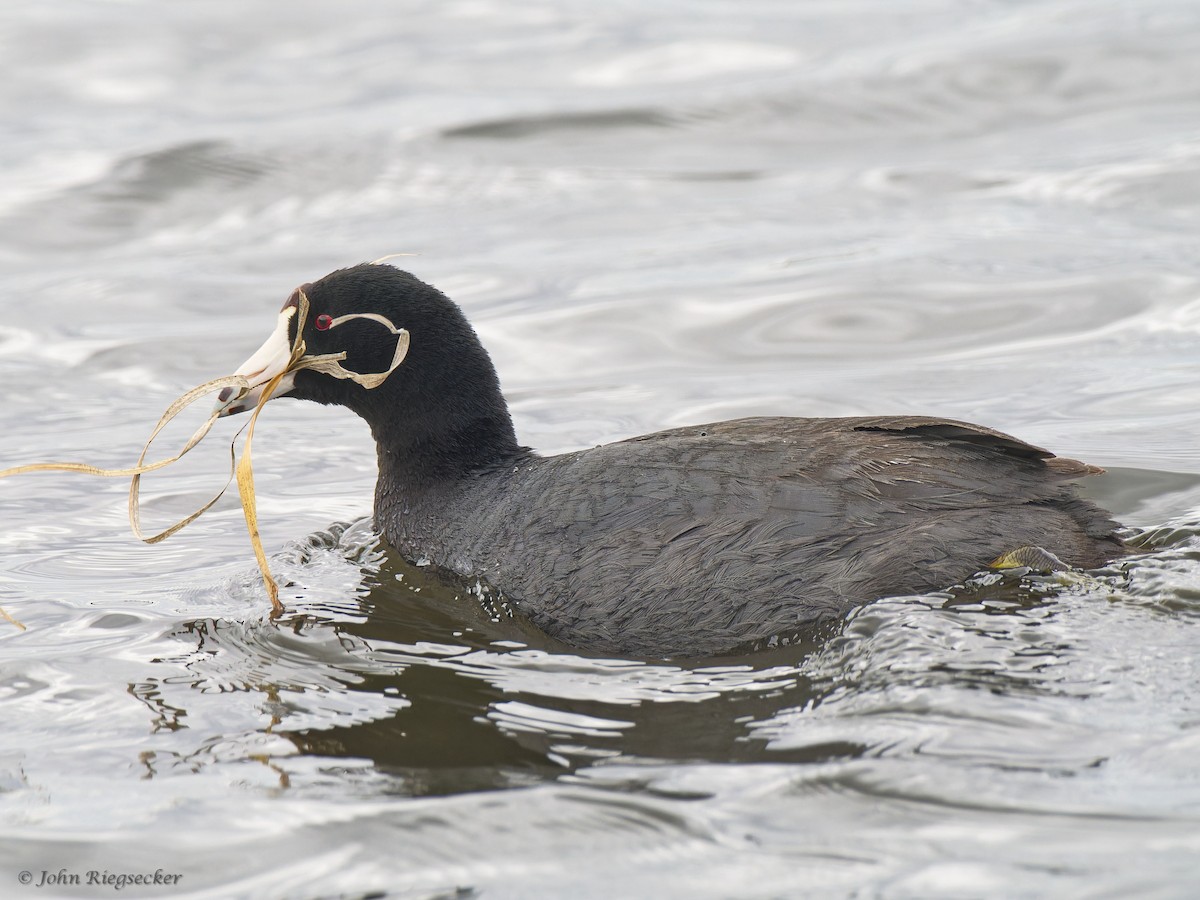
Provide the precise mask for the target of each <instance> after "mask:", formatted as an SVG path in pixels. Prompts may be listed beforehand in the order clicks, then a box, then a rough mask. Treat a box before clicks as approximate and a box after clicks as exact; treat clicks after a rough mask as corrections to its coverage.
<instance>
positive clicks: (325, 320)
mask: <svg viewBox="0 0 1200 900" xmlns="http://www.w3.org/2000/svg"><path fill="white" fill-rule="evenodd" d="M332 324H333V317H332V316H326V315H320V316H317V321H316V326H317V331H328V330H329V326H331V325H332Z"/></svg>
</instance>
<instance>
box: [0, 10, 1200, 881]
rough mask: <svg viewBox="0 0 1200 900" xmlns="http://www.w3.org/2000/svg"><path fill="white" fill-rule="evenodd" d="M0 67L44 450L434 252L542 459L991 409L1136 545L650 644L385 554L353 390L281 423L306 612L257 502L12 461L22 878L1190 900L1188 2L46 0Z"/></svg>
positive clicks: (28, 406)
mask: <svg viewBox="0 0 1200 900" xmlns="http://www.w3.org/2000/svg"><path fill="white" fill-rule="evenodd" d="M0 48H2V51H0V97H2V98H3V101H4V102H3V104H0V108H2V109H3V112H2V113H0V116H2V119H0V122H2V128H3V140H2V141H0V165H2V171H3V175H2V176H0V292H2V293H3V297H4V299H3V305H2V307H0V308H2V309H3V311H4V312H3V317H2V318H0V378H2V383H3V385H4V388H5V389H4V398H5V402H4V404H3V408H2V410H0V425H2V427H0V467H3V466H6V465H11V464H15V463H18V462H26V461H32V460H42V459H48V458H67V459H71V458H76V459H85V460H88V461H91V462H95V463H98V464H106V465H125V464H128V463H129V462H130V461H131V460H132V459H133V458H135V457H136V453H137V451H138V450H139V449H140V446H141V442H142V440H144V437H145V434H146V432H147V431H148V428H149V427H150V425H151V424H152V423H153V422H154V420H155V419H156V418H157V416H158V415H159V413H160V412H161V410H162V409H163V408H164V407H166V405H167V404H168V403H169V402H170V401H171V400H172V399H173V398H174V397H175V396H177V395H178V394H179V393H181V392H182V391H183V390H184V389H186V388H187V387H190V386H191V385H194V384H197V383H199V382H201V381H204V380H206V379H208V378H211V377H214V376H216V375H219V374H224V373H226V372H228V371H229V370H231V369H232V368H233V367H235V366H236V365H237V364H238V363H240V362H241V360H242V359H243V358H244V357H245V356H246V355H247V354H248V353H249V352H250V351H251V350H252V349H253V348H254V347H255V346H257V345H258V343H259V342H260V341H261V339H262V338H263V336H264V335H265V332H266V330H267V329H268V328H269V327H270V325H271V315H272V312H273V311H274V310H275V309H277V308H278V305H279V303H280V302H281V301H282V299H283V298H284V297H286V296H287V294H288V293H289V292H290V290H291V289H292V287H294V286H295V285H296V284H298V283H301V282H303V281H307V280H312V279H314V278H316V277H319V276H320V275H322V274H324V273H325V272H327V271H329V270H330V269H332V268H336V267H338V266H342V265H347V264H352V263H356V262H359V261H362V260H368V259H374V258H376V257H379V256H382V255H384V254H387V253H394V252H409V253H415V254H419V255H418V256H416V257H414V258H412V259H408V260H403V261H402V262H403V263H404V265H405V266H406V267H408V268H410V269H411V270H412V271H414V272H415V273H417V274H418V275H419V276H420V277H422V278H424V279H426V280H428V281H431V282H432V283H434V284H436V285H438V286H439V287H441V288H442V289H443V290H445V291H446V292H447V293H449V294H450V295H451V296H453V297H454V298H456V299H457V300H458V301H459V302H460V303H461V304H462V305H463V307H464V308H465V309H466V311H467V313H468V315H469V316H470V317H471V319H472V321H473V322H474V323H475V324H476V326H477V328H478V330H479V332H480V334H481V336H482V338H483V339H484V342H485V343H486V345H487V346H488V347H489V349H490V350H491V352H492V354H493V357H494V359H495V361H496V363H497V367H498V369H499V371H500V375H501V380H502V383H503V385H504V388H505V392H506V395H507V396H508V398H509V400H510V402H511V404H512V409H513V413H514V417H515V419H516V422H517V427H518V431H519V433H520V435H521V437H522V439H523V440H524V441H525V442H526V443H529V444H532V445H533V446H535V447H537V448H539V449H540V450H543V451H546V452H554V451H559V450H563V449H569V448H578V447H582V446H587V445H590V444H594V443H600V442H603V441H607V440H612V439H616V438H621V437H627V436H630V435H634V434H639V433H642V432H646V431H651V430H655V429H657V428H661V427H665V426H672V425H682V424H688V423H698V422H703V421H711V420H713V419H717V418H726V417H735V416H743V415H754V414H797V415H852V414H880V413H925V414H934V415H943V416H948V417H956V418H965V419H969V420H973V421H978V422H982V423H985V424H988V425H991V426H994V427H998V428H1002V429H1004V430H1006V431H1010V432H1012V433H1015V434H1017V435H1019V436H1021V437H1023V438H1025V439H1027V440H1030V441H1032V442H1035V443H1038V444H1042V445H1045V446H1049V447H1051V448H1053V449H1055V450H1056V451H1059V452H1062V453H1064V454H1067V455H1071V456H1077V457H1081V458H1084V459H1087V460H1088V461H1090V462H1093V463H1097V464H1100V465H1104V466H1107V467H1108V468H1109V473H1108V474H1107V475H1105V476H1102V477H1100V478H1097V479H1093V481H1094V482H1095V483H1094V484H1092V485H1091V487H1090V490H1091V491H1092V493H1093V494H1094V495H1095V496H1096V497H1097V498H1098V499H1100V500H1101V501H1102V502H1104V503H1106V504H1107V505H1109V506H1110V508H1112V509H1113V510H1114V512H1115V513H1116V514H1117V515H1118V516H1119V517H1120V518H1121V519H1122V520H1123V521H1125V522H1127V523H1128V524H1129V525H1130V526H1131V527H1132V528H1135V529H1137V530H1138V532H1139V534H1140V535H1141V537H1140V540H1141V541H1142V542H1143V545H1144V550H1145V553H1144V554H1142V555H1140V556H1137V557H1134V558H1133V559H1131V560H1129V561H1125V562H1122V563H1121V564H1120V565H1119V566H1116V567H1114V568H1113V569H1111V570H1107V571H1104V572H1100V573H1094V574H1093V575H1092V576H1090V577H1088V578H1086V579H1076V580H1073V581H1070V582H1069V583H1067V584H1061V583H1058V582H1054V581H1047V580H1043V581H1037V580H1026V581H999V582H996V580H995V579H993V578H987V577H981V578H977V579H975V580H974V581H972V582H969V583H967V584H964V585H958V586H954V587H952V588H951V589H950V590H948V591H947V592H945V593H941V594H935V595H929V596H922V597H902V598H896V599H889V600H884V601H880V602H878V603H875V604H872V605H870V606H868V607H865V608H863V609H861V610H858V611H856V612H855V613H853V614H851V616H850V617H849V618H848V620H847V622H846V624H845V627H844V629H843V630H842V631H841V633H840V634H838V635H837V636H835V637H833V638H832V639H830V640H829V641H827V642H825V643H823V644H819V645H814V646H800V647H788V648H780V649H777V650H774V651H769V652H766V653H764V654H760V655H757V656H751V657H746V658H737V659H728V658H727V659H720V660H709V661H706V662H700V663H693V664H682V663H674V662H645V661H636V660H621V659H604V658H594V657H592V656H589V655H586V654H580V653H577V652H574V651H572V650H571V649H570V648H566V647H563V646H559V645H555V644H554V643H553V642H551V641H550V640H548V639H547V638H545V637H543V636H540V635H539V634H537V633H536V632H534V631H533V630H532V629H529V628H527V627H525V626H523V625H522V624H521V623H520V622H517V621H514V620H511V619H508V618H507V617H505V616H503V615H502V614H498V613H499V612H500V611H498V610H496V609H495V608H493V606H492V605H491V604H490V603H489V598H488V597H487V596H486V595H484V596H479V595H478V592H476V591H472V590H470V589H469V588H470V586H468V585H456V584H453V583H449V582H447V581H445V580H442V579H441V578H439V576H438V575H437V574H436V573H433V572H431V571H430V570H428V569H427V568H421V567H419V566H413V565H410V564H409V563H407V562H405V561H404V560H402V559H400V558H399V557H398V556H397V555H396V554H395V553H393V552H391V551H389V549H388V548H387V547H386V546H384V545H382V544H381V543H380V542H379V540H378V538H377V536H376V535H375V534H374V533H373V532H372V530H371V526H370V523H369V521H368V520H367V519H366V518H365V517H366V516H367V514H368V513H369V504H370V493H371V487H372V484H373V479H374V456H373V448H372V446H371V444H370V441H369V435H368V434H367V431H366V429H365V427H364V426H362V425H361V424H360V423H359V422H358V421H357V420H355V419H354V418H353V417H352V416H351V415H350V414H349V413H347V412H345V411H340V410H331V409H323V408H318V407H310V406H306V405H302V404H293V403H291V402H287V401H283V402H279V403H275V404H272V405H271V407H270V409H269V410H268V411H267V413H266V414H265V415H264V417H263V420H262V423H261V426H260V428H259V439H258V441H257V446H256V448H255V450H256V452H255V461H256V464H257V466H256V470H257V481H258V488H259V504H260V516H261V518H262V525H263V530H264V534H265V536H266V540H267V544H268V552H269V553H270V554H271V558H272V561H273V566H274V567H275V569H276V572H277V574H278V575H279V576H280V577H281V580H282V581H283V582H284V583H286V585H287V587H286V588H285V591H284V593H285V599H286V602H287V604H288V608H289V612H288V614H287V615H286V616H285V617H284V618H283V619H282V620H280V621H276V622H272V621H270V620H269V619H268V618H267V616H266V609H267V601H266V599H265V596H264V594H263V590H262V586H261V583H260V582H259V580H258V575H257V572H256V570H255V568H254V565H253V559H252V556H251V554H250V552H249V548H248V546H247V542H246V538H245V534H244V530H243V528H242V526H241V523H240V510H239V509H238V507H237V505H236V502H235V501H234V500H232V499H226V500H223V501H222V502H221V503H220V504H218V506H217V508H216V509H215V510H214V511H213V512H212V513H210V514H209V515H208V516H207V517H205V518H204V519H202V520H201V521H200V522H198V523H197V524H196V525H195V526H193V527H192V528H191V529H190V530H189V531H187V532H184V533H183V534H181V535H178V536H177V537H175V538H173V539H172V540H170V541H168V542H167V543H165V544H161V545H158V546H154V547H146V546H142V545H140V544H138V543H136V542H135V541H134V540H133V539H132V538H131V537H130V536H129V534H128V531H127V526H126V524H125V521H124V516H125V490H126V488H125V485H124V484H122V483H121V482H119V481H111V482H110V481H100V480H88V479H84V478H76V477H71V476H47V475H40V476H28V477H26V478H24V479H10V480H6V481H4V482H2V483H0V554H2V556H0V559H2V560H3V563H2V564H0V604H3V606H4V607H5V608H7V609H8V610H9V611H10V612H12V613H13V614H15V615H17V616H18V617H19V618H20V619H22V620H23V621H24V622H25V623H26V624H27V625H28V626H29V630H28V631H26V632H24V633H20V632H18V631H16V630H15V629H14V628H12V627H9V626H8V625H7V624H6V623H3V622H0V698H3V699H2V702H0V726H2V727H0V731H2V733H3V738H2V739H0V834H2V835H3V838H4V840H3V848H2V849H0V893H3V894H4V895H5V896H16V895H18V892H21V891H24V893H25V895H28V896H43V897H45V896H52V895H54V893H55V892H57V893H58V894H62V895H67V896H88V895H99V894H105V895H108V893H109V892H111V891H112V888H111V887H107V888H100V887H96V886H91V887H89V886H87V885H86V884H85V885H80V886H72V885H70V884H59V885H57V886H52V887H51V886H47V887H42V888H40V889H35V888H34V887H32V886H31V887H30V888H28V889H23V888H21V886H20V885H19V884H18V881H17V879H18V875H19V873H20V872H21V871H23V870H24V871H29V872H30V873H31V875H32V877H33V878H34V885H36V884H37V882H38V881H40V880H41V878H42V874H41V873H42V870H47V871H48V872H51V873H57V872H58V871H59V870H60V869H64V870H66V872H67V873H68V874H70V873H78V874H81V876H82V877H84V878H86V872H87V871H88V870H91V869H94V870H98V871H101V872H103V871H104V870H108V871H109V872H112V873H132V872H145V871H149V872H153V871H154V870H155V869H157V868H161V869H163V870H164V871H165V872H168V873H178V874H181V875H182V876H183V877H182V879H181V880H180V881H179V883H178V884H177V885H175V886H174V887H171V888H169V889H167V888H159V889H147V888H138V887H129V888H126V889H125V890H124V891H123V892H122V894H123V895H131V894H132V895H140V896H147V895H150V894H152V893H159V894H163V895H167V896H179V897H182V896H214V897H215V896H230V895H239V896H272V897H274V896H296V897H307V896H330V895H338V894H349V895H354V894H362V893H365V892H370V891H386V892H390V893H391V894H392V895H395V896H405V897H443V896H465V897H473V896H479V897H564V896H573V897H604V898H611V897H626V896H628V897H633V896H646V897H651V896H653V897H662V896H680V897H781V896H839V895H847V894H854V895H855V896H888V897H941V896H945V897H964V896H985V895H987V896H1017V895H1020V896H1038V895H1042V896H1049V895H1054V896H1100V895H1104V896H1132V895H1139V896H1161V897H1174V896H1180V897H1183V896H1194V895H1195V892H1196V889H1197V884H1200V763H1198V762H1197V759H1198V758H1200V652H1198V651H1197V638H1198V635H1200V632H1198V627H1200V541H1198V540H1197V534H1198V532H1200V463H1198V462H1197V459H1196V456H1195V452H1194V450H1195V447H1196V446H1197V445H1198V438H1200V379H1197V365H1196V348H1197V345H1198V343H1200V255H1198V254H1197V252H1196V247H1197V244H1196V235H1197V232H1198V230H1200V93H1198V92H1197V90H1196V85H1197V84H1200V9H1198V8H1197V6H1196V4H1195V3H1194V2H1191V0H1155V2H1149V3H1133V2H1128V3H1126V2H1120V0H1117V2H1110V3H1104V4H1096V3H1090V2H1089V3H1085V2H1075V0H1047V2H1040V3H1029V2H1020V0H1009V2H1000V0H992V2H986V0H978V2H968V0H961V2H949V0H917V2H909V3H904V4H895V3H888V2H883V0H856V2H839V3H827V2H817V0H810V2H792V3H776V2H769V0H748V2H742V3H737V4H734V3H720V2H698V3H697V2H690V3H683V2H676V0H663V2H659V3H653V4H644V3H642V4H628V3H609V4H592V3H582V2H531V3H523V4H511V3H499V2H491V0H462V2H438V3H433V2H426V3H420V2H414V3H407V4H403V5H397V4H393V3H384V2H360V3H355V4H351V5H345V4H342V5H330V4H316V3H293V4H289V5H288V7H287V8H286V11H285V10H284V9H283V8H282V7H280V6H279V5H277V4H267V3H245V2H239V3H233V2H225V0H213V2H206V3H199V2H184V3H174V4H152V3H148V2H144V0H129V2H123V3H117V2H83V0H60V2H56V3H35V2H31V0H24V2H22V0H18V2H13V3H9V4H7V5H5V6H4V7H3V9H0ZM198 415H199V414H198ZM222 424H223V425H224V424H227V423H222ZM233 427H234V426H232V425H230V427H229V428H227V429H225V430H221V431H220V435H224V436H226V437H228V436H231V434H232V431H233ZM180 432H181V433H182V429H180ZM221 443H222V442H221V440H219V439H217V440H210V441H209V442H208V444H207V445H206V446H204V447H203V448H202V451H203V452H201V451H198V452H197V454H196V455H195V459H194V461H193V459H192V458H191V457H189V460H188V461H187V464H185V465H181V466H180V467H179V468H178V469H172V470H169V471H168V472H166V473H163V474H160V475H159V476H157V477H154V478H153V479H148V497H147V503H146V508H145V517H146V519H147V520H148V521H149V523H150V524H151V525H153V524H156V523H162V524H164V525H165V524H166V523H168V522H170V521H172V520H173V519H174V518H178V517H180V516H182V515H183V514H184V513H186V512H187V511H189V510H190V509H191V508H193V507H194V506H196V505H198V504H199V503H200V502H202V501H203V500H204V499H205V498H206V497H207V496H208V494H209V493H211V491H212V490H213V488H214V485H215V484H217V483H219V482H220V481H221V480H222V479H223V478H224V474H225V470H226V467H227V464H228V457H227V455H226V454H225V449H224V447H222V446H221Z"/></svg>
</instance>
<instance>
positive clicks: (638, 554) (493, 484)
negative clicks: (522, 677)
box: [229, 266, 1124, 656]
mask: <svg viewBox="0 0 1200 900" xmlns="http://www.w3.org/2000/svg"><path fill="white" fill-rule="evenodd" d="M306 287H308V295H309V297H310V299H311V302H312V305H313V310H314V313H318V312H319V311H320V310H323V309H326V308H328V309H329V310H330V312H331V313H332V314H333V315H335V316H336V315H341V314H344V313H346V312H348V311H353V312H381V313H382V314H384V315H386V316H387V317H388V318H389V319H390V320H391V321H393V322H395V323H396V325H398V326H401V327H403V328H405V329H407V330H408V331H409V332H410V334H411V341H412V344H411V349H410V350H409V355H408V358H407V359H405V360H404V362H403V364H401V365H400V366H399V368H397V369H396V370H395V372H394V373H393V374H391V375H390V376H389V378H388V380H387V381H386V382H385V383H384V384H383V385H382V386H380V387H379V388H378V389H376V390H365V389H364V388H362V387H361V386H358V385H354V384H350V383H348V382H346V381H344V380H335V379H332V378H329V377H328V376H326V375H322V374H319V373H315V372H308V371H301V372H298V373H297V374H296V376H295V384H294V386H293V385H288V389H289V390H290V391H291V392H292V393H293V394H294V395H297V396H301V397H307V398H309V399H314V400H317V401H319V402H325V403H341V404H343V405H346V406H349V407H350V408H351V409H354V410H355V411H356V412H358V413H359V414H360V415H362V416H363V418H365V419H366V420H367V422H368V423H369V424H370V425H371V428H372V432H373V433H374V436H375V439H376V442H377V445H378V452H379V481H378V484H377V487H376V495H375V518H376V523H377V525H378V527H379V528H380V530H381V531H382V533H383V535H384V537H385V538H386V539H387V541H388V542H389V543H391V544H392V545H393V546H394V547H396V548H397V549H398V550H399V551H400V552H401V553H402V554H404V555H405V556H406V557H408V558H410V559H414V560H417V559H420V560H428V561H429V562H432V563H434V564H436V565H438V566H441V567H443V568H446V569H449V570H452V571H454V572H457V573H459V574H460V575H464V576H469V577H479V578H481V579H483V580H485V581H486V582H487V583H488V584H489V585H490V586H492V587H494V588H495V589H497V590H499V591H500V592H501V593H502V594H503V595H504V597H505V598H506V599H507V600H508V601H509V602H510V603H512V604H514V605H515V606H516V607H517V608H518V609H520V610H521V611H522V612H523V613H524V614H525V615H526V616H527V617H528V618H529V619H530V620H531V621H532V622H533V623H534V624H535V625H537V626H538V627H540V628H541V629H543V630H544V631H546V632H547V633H548V634H551V635H553V636H554V637H556V638H559V639H561V640H563V641H565V642H567V643H570V644H574V645H577V646H581V647H585V648H588V649H591V650H596V651H600V652H612V653H623V654H636V655H649V656H662V655H672V656H709V655H715V654H720V653H722V652H726V651H729V650H732V649H734V648H737V647H741V646H744V645H747V644H750V643H752V642H755V641H761V640H764V639H767V638H770V637H772V636H775V635H781V634H792V633H796V632H798V631H803V630H805V629H807V628H810V627H812V626H815V625H818V624H820V623H822V622H825V621H829V620H833V619H836V618H838V617H841V616H843V615H844V614H845V613H846V612H847V611H849V610H850V609H851V608H853V607H854V606H857V605H859V604H861V603H864V602H867V601H870V600H872V599H876V598H879V597H883V596H888V595H898V594H909V593H918V592H927V591H930V590H937V589H939V588H944V587H946V586H948V585H950V584H952V583H954V582H956V581H960V580H962V579H963V578H965V577H967V576H969V575H971V574H972V573H973V572H976V571H978V570H980V569H981V568H985V567H986V566H987V564H988V563H989V562H990V561H991V560H993V559H994V558H996V557H997V556H1000V555H1001V554H1003V553H1005V552H1007V551H1010V550H1013V549H1015V548H1018V547H1022V546H1026V545H1032V546H1040V547H1044V548H1046V549H1047V550H1048V551H1050V552H1051V553H1053V554H1055V555H1056V556H1058V557H1060V558H1061V559H1062V560H1064V561H1065V562H1066V563H1068V564H1070V565H1073V566H1079V567H1093V566H1096V565H1100V564H1102V563H1104V562H1106V561H1107V560H1109V559H1112V558H1113V557H1115V556H1118V555H1120V554H1121V553H1122V552H1124V547H1123V544H1122V543H1121V541H1120V539H1119V537H1118V536H1117V535H1116V525H1115V523H1114V522H1112V521H1111V520H1110V519H1109V517H1108V516H1107V514H1106V513H1105V512H1104V511H1103V510H1101V509H1100V508H1099V507H1097V506H1095V505H1094V504H1092V503H1090V502H1088V501H1086V500H1083V499H1080V498H1079V497H1078V496H1077V495H1076V493H1075V489H1074V486H1073V485H1072V484H1071V483H1070V479H1072V478H1075V477H1079V476H1083V475H1087V474H1089V473H1091V472H1094V471H1098V470H1096V469H1094V468H1093V467H1090V466H1087V465H1085V464H1083V463H1078V462H1075V461H1074V460H1067V459H1060V458H1057V457H1054V456H1053V455H1052V454H1050V453H1048V452H1047V451H1044V450H1041V449H1040V448H1036V447H1033V446H1031V445H1029V444H1025V443H1023V442H1021V441H1019V440H1017V439H1015V438H1012V437H1009V436H1008V435H1005V434H1002V433H1000V432H996V431H992V430H990V429H986V428H982V427H979V426H974V425H969V424H966V423H962V422H954V421H948V420H942V419H933V418H919V417H892V418H845V419H804V418H755V419H740V420H735V421H728V422H718V423H714V424H710V425H700V426H695V427H689V428H680V429H673V430H670V431H663V432H658V433H656V434H650V435H645V436H643V437H638V438H633V439H631V440H627V441H620V442H617V443H613V444H607V445H604V446H600V447H594V448H591V449H588V450H581V451H578V452H575V453H567V454H563V455H560V456H552V457H542V456H538V455H537V454H535V453H533V452H531V451H529V450H528V449H527V448H524V447H521V446H520V445H519V444H518V443H517V441H516V438H515V435H514V433H513V429H512V424H511V420H510V418H509V415H508V411H507V407H506V405H505V404H504V400H503V397H502V395H501V394H500V392H499V385H498V381H497V379H496V376H495V372H494V369H493V368H492V366H491V362H490V360H489V359H488V357H487V354H486V352H485V351H484V350H483V348H482V346H480V345H479V342H478V340H477V339H476V337H475V334H474V332H473V331H472V330H471V328H470V326H469V325H468V324H467V323H466V320H465V319H464V318H463V317H462V315H461V312H460V311H459V310H458V308H457V307H456V306H454V304H452V303H451V302H450V301H449V300H447V299H446V298H444V297H443V296H442V295H441V294H439V293H438V292H437V291H435V290H434V289H432V288H430V287H429V286H427V285H424V284H423V283H421V282H420V281H417V280H416V279H415V278H413V277H412V276H411V275H407V274H406V273H403V272H398V271H397V270H395V269H392V268H391V267H388V266H358V267H355V268H353V269H347V270H341V271H339V272H335V273H333V274H332V275H330V276H327V277H326V278H325V279H322V280H321V281H319V282H317V283H316V284H314V285H311V286H306ZM286 309H287V307H286V306H285V312H286ZM305 336H306V340H308V341H309V343H310V344H313V345H316V346H315V349H314V352H318V351H319V352H327V351H328V350H330V349H336V348H337V347H338V346H343V347H345V348H348V349H349V351H350V352H349V358H348V359H347V363H346V364H347V365H348V366H351V368H353V369H354V370H355V371H359V372H367V371H378V370H379V369H381V368H383V367H384V363H385V361H386V359H388V358H390V353H391V351H390V350H389V348H388V346H387V344H386V341H382V342H381V337H382V336H381V334H380V333H378V330H377V331H370V330H369V329H368V330H365V331H363V330H360V331H359V332H357V334H350V333H347V334H346V335H345V336H339V337H340V339H341V343H340V344H331V343H330V338H329V336H328V335H321V334H317V333H315V332H314V333H313V334H312V335H309V333H308V332H307V331H306V332H305ZM347 342H349V343H347ZM260 352H261V351H260ZM356 357H357V364H355V363H356ZM229 411H231V412H235V411H238V409H237V408H231V409H230V410H229Z"/></svg>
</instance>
